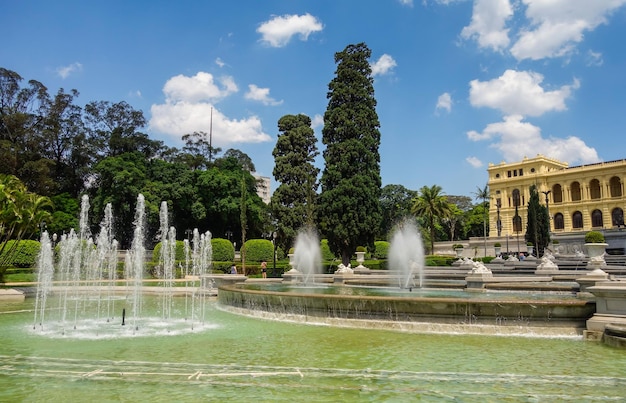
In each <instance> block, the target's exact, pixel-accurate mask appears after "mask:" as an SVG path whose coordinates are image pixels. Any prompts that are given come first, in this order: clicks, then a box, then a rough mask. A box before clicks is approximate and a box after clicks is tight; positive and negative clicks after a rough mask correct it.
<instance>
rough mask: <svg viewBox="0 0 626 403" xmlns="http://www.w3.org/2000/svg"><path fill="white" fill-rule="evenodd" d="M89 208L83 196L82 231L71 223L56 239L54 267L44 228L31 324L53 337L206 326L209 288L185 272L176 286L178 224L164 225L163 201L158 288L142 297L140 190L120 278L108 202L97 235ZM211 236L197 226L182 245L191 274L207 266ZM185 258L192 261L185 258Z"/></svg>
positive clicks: (142, 210)
mask: <svg viewBox="0 0 626 403" xmlns="http://www.w3.org/2000/svg"><path fill="white" fill-rule="evenodd" d="M88 211H89V199H88V197H87V196H83V198H82V202H81V214H80V223H79V228H80V229H79V233H76V232H74V231H73V230H71V231H70V233H69V234H67V235H63V236H62V237H61V240H60V242H59V243H58V244H57V248H58V253H59V258H58V264H57V265H56V270H55V264H54V259H53V250H52V245H51V242H50V239H49V235H48V233H47V232H44V233H43V234H42V237H41V253H40V256H39V260H38V287H37V292H36V298H35V314H34V322H33V326H32V328H33V331H34V332H36V333H37V334H41V335H46V336H50V337H74V338H110V337H116V338H118V337H126V336H136V335H152V334H172V335H173V334H181V333H184V332H187V331H191V330H198V329H202V328H207V327H210V326H207V325H206V321H205V305H206V292H205V291H204V290H201V289H199V287H198V286H197V284H196V285H195V286H191V287H190V284H189V279H186V280H185V281H186V287H175V286H174V285H175V275H174V274H175V267H174V264H175V253H176V231H175V229H174V228H173V227H169V226H168V211H167V204H166V203H162V205H161V210H160V220H161V227H160V232H159V234H158V237H159V238H160V240H161V244H162V248H161V255H160V259H159V263H160V265H159V267H160V269H159V271H160V273H159V274H160V279H159V280H158V281H159V287H158V288H157V292H158V294H159V295H160V298H159V299H158V300H156V301H155V300H154V299H152V300H151V301H150V303H146V300H145V295H146V293H148V291H149V289H150V287H145V286H144V279H143V272H144V270H145V267H146V261H145V260H146V249H145V228H146V225H145V200H144V197H143V195H139V196H138V197H137V206H136V211H135V220H134V222H133V225H134V236H133V241H132V246H131V249H130V250H129V251H128V253H127V254H126V258H125V262H124V279H123V280H118V279H117V276H116V273H117V264H118V250H117V241H116V240H115V239H114V238H113V226H112V223H113V213H112V209H111V205H110V204H109V205H107V206H106V208H105V212H104V218H103V220H102V222H101V224H100V232H99V234H98V236H97V237H96V241H95V243H94V241H93V239H92V237H91V236H90V234H89V230H88ZM210 239H211V238H210V233H207V234H202V235H200V234H199V233H198V231H197V230H195V231H194V241H193V243H194V248H193V251H192V252H191V251H187V253H186V256H187V258H188V259H189V258H191V260H192V261H193V263H192V272H191V273H190V274H191V277H192V278H196V279H197V278H199V276H201V275H203V274H205V272H206V270H207V267H209V266H210V261H211V248H210ZM207 244H208V246H207ZM185 266H189V261H187V262H186V264H185ZM53 280H54V281H53ZM153 290H154V289H153ZM181 293H182V294H184V295H185V308H184V312H182V315H181V316H182V317H175V315H174V313H175V301H174V296H175V294H181ZM189 298H190V299H191V304H189V303H188V299H189ZM178 312H180V309H178Z"/></svg>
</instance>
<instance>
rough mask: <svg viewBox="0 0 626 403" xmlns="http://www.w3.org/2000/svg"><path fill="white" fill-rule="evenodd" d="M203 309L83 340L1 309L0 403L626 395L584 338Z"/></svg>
mask: <svg viewBox="0 0 626 403" xmlns="http://www.w3.org/2000/svg"><path fill="white" fill-rule="evenodd" d="M145 298H147V299H148V300H149V299H151V298H159V297H148V296H147V297H145ZM182 303H183V302H182V298H178V297H175V298H174V308H173V309H175V310H176V309H178V308H177V306H179V305H180V304H182ZM148 304H149V303H148ZM206 304H207V305H206V313H207V322H208V323H209V324H210V326H211V329H208V330H205V331H203V332H192V333H185V334H181V335H179V336H175V337H130V338H123V339H111V338H107V339H96V340H84V339H76V338H70V337H65V338H63V337H61V338H55V339H50V338H49V337H45V336H43V335H41V334H38V333H36V332H32V329H31V320H32V315H33V310H34V299H32V298H27V299H26V300H25V301H23V302H16V303H2V304H0V329H2V330H1V331H0V345H1V346H2V350H1V352H0V366H1V367H2V373H1V374H0V400H1V401H50V402H56V401H86V400H94V397H97V398H96V400H99V401H145V400H153V401H207V402H209V401H236V402H240V401H273V402H293V401H316V402H336V401H342V400H343V401H402V402H410V401H441V402H446V401H463V402H485V401H509V402H512V401H525V402H526V401H564V400H572V401H580V400H585V401H618V400H621V399H623V396H624V390H626V373H625V372H624V368H626V355H624V353H623V351H622V350H618V349H612V348H608V347H606V346H603V345H601V344H596V343H588V342H583V341H581V340H580V338H527V337H495V336H477V335H453V334H443V335H442V334H437V335H434V334H409V333H402V332H394V331H380V330H368V329H347V328H339V327H329V326H310V325H304V324H296V323H287V322H274V321H271V322H270V321H266V320H262V319H258V318H250V317H245V316H239V315H233V314H232V313H229V312H225V311H223V310H222V309H220V307H219V306H218V305H217V304H216V303H215V302H214V301H209V302H206Z"/></svg>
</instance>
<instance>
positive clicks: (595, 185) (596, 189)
mask: <svg viewBox="0 0 626 403" xmlns="http://www.w3.org/2000/svg"><path fill="white" fill-rule="evenodd" d="M589 193H590V196H591V198H592V199H599V198H600V181H599V180H597V179H592V180H591V181H590V182H589Z"/></svg>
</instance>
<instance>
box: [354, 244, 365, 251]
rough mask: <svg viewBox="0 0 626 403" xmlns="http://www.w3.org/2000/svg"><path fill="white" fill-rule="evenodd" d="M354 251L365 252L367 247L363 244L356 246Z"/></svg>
mask: <svg viewBox="0 0 626 403" xmlns="http://www.w3.org/2000/svg"><path fill="white" fill-rule="evenodd" d="M356 251H357V252H367V248H366V247H365V246H360V245H359V246H357V247H356Z"/></svg>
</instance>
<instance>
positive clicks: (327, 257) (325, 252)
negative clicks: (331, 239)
mask: <svg viewBox="0 0 626 403" xmlns="http://www.w3.org/2000/svg"><path fill="white" fill-rule="evenodd" d="M320 249H321V252H322V260H323V261H332V260H335V258H336V256H335V255H334V254H333V252H331V251H330V246H328V239H322V240H321V241H320Z"/></svg>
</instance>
